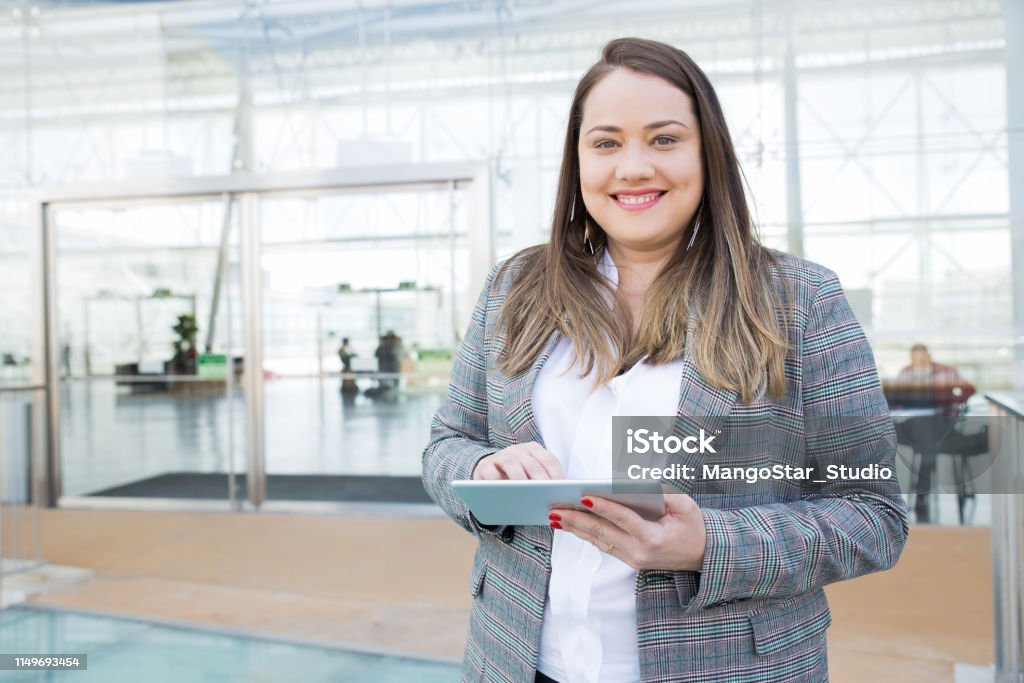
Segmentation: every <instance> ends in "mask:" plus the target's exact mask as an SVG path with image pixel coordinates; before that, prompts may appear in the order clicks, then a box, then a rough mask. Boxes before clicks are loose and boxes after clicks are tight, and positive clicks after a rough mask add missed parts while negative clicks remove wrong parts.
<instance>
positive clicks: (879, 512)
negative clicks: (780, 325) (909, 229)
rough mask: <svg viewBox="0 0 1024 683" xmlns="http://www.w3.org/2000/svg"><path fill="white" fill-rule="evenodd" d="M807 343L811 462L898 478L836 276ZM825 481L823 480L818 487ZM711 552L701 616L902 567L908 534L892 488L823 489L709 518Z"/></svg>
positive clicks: (868, 357)
mask: <svg viewBox="0 0 1024 683" xmlns="http://www.w3.org/2000/svg"><path fill="white" fill-rule="evenodd" d="M807 315H808V319H807V323H806V327H805V329H804V335H803V345H802V349H801V353H802V359H801V362H802V379H801V391H802V398H803V407H804V428H805V436H804V441H805V451H806V458H807V462H808V464H810V465H814V466H816V467H817V468H818V472H823V471H824V470H825V469H826V468H827V467H828V466H829V465H833V466H838V465H847V466H854V467H859V466H863V465H867V464H877V465H879V466H886V467H890V468H892V472H893V473H895V467H894V460H895V452H896V434H895V430H894V429H893V426H892V421H891V419H890V416H889V411H888V407H887V405H886V402H885V397H884V395H883V394H882V390H881V386H880V384H879V381H878V373H877V369H876V367H875V363H874V357H873V355H872V353H871V349H870V347H869V345H868V342H867V339H866V337H865V336H864V333H863V331H862V330H861V328H860V325H859V324H858V322H857V320H856V318H855V317H854V315H853V312H852V310H851V309H850V306H849V304H848V303H847V300H846V297H845V295H844V294H843V291H842V287H841V286H840V284H839V280H838V278H837V277H836V276H835V275H834V274H832V273H830V274H828V275H827V276H826V277H825V278H824V279H823V281H822V284H821V285H820V287H819V288H818V290H817V292H816V293H815V295H814V299H813V302H812V303H811V306H810V309H809V312H808V314H807ZM818 478H821V477H818ZM702 514H703V517H704V524H705V527H706V529H707V545H706V550H705V554H704V561H703V565H702V568H701V572H700V575H699V587H698V591H697V593H696V595H694V596H693V598H692V600H690V602H689V604H688V605H686V611H687V612H688V613H690V612H692V611H693V610H696V609H700V608H702V607H707V606H709V605H714V604H718V603H722V602H729V601H735V600H742V599H746V598H770V599H784V598H788V597H793V596H795V595H798V594H800V593H804V592H807V591H813V590H816V589H819V588H821V587H823V586H825V585H826V584H829V583H832V582H835V581H841V580H843V579H849V578H852V577H855V576H860V575H862V574H867V573H869V572H873V571H879V570H884V569H888V568H890V567H892V566H893V565H894V564H895V563H896V560H897V559H898V558H899V555H900V553H901V551H902V550H903V546H904V544H905V542H906V538H907V533H908V524H907V508H906V503H905V501H904V500H903V497H902V496H901V495H900V491H899V484H898V482H897V481H896V478H895V474H893V476H892V478H891V480H888V481H883V482H878V481H873V482H870V481H869V482H865V481H856V480H854V479H853V478H852V477H840V478H836V479H834V480H827V481H826V483H825V484H821V485H814V487H813V488H809V489H807V493H805V494H804V495H802V497H801V498H800V499H798V500H794V501H791V502H785V503H782V502H780V503H771V504H766V505H755V506H752V507H746V508H739V509H732V510H718V509H712V508H704V509H703V510H702Z"/></svg>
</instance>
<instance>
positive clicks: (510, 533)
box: [501, 526, 516, 543]
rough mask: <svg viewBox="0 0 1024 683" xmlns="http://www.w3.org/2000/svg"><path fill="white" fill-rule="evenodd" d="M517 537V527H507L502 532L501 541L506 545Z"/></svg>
mask: <svg viewBox="0 0 1024 683" xmlns="http://www.w3.org/2000/svg"><path fill="white" fill-rule="evenodd" d="M515 535H516V530H515V527H510V526H507V527H505V528H504V529H502V530H501V540H503V541H504V542H505V543H511V542H512V539H513V538H515Z"/></svg>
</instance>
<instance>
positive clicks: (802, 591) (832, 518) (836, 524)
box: [423, 254, 908, 683]
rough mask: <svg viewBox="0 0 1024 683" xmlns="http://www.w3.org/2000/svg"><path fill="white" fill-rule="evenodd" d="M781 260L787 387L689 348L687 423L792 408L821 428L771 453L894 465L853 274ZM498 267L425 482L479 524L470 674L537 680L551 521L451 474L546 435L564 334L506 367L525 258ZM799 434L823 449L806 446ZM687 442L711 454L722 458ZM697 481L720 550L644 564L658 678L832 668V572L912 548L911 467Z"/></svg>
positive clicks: (760, 676) (645, 674) (649, 678)
mask: <svg viewBox="0 0 1024 683" xmlns="http://www.w3.org/2000/svg"><path fill="white" fill-rule="evenodd" d="M777 258H778V259H779V269H778V270H777V271H776V272H775V274H774V275H775V278H776V284H777V285H778V286H780V287H783V286H784V287H785V289H786V291H787V292H788V296H789V301H790V302H791V305H792V315H791V316H790V317H789V319H788V321H787V324H788V330H787V334H788V337H789V342H790V349H791V350H790V351H789V353H788V355H787V358H786V367H785V372H786V378H787V391H786V394H785V396H784V397H782V398H781V399H772V398H764V399H760V400H758V401H755V402H753V403H751V404H749V405H744V404H740V403H739V402H738V401H737V394H736V392H735V391H731V390H726V389H719V388H716V387H713V386H711V385H709V384H708V383H707V382H705V381H704V379H703V378H702V377H701V375H700V374H699V372H698V371H697V369H696V367H695V366H694V364H693V361H692V358H690V357H689V351H688V350H687V353H686V356H685V357H684V363H683V371H682V381H681V385H680V389H679V408H678V422H679V423H680V424H684V425H685V426H684V427H682V428H681V429H682V430H687V429H692V428H693V427H696V426H705V427H709V428H714V427H715V425H716V424H717V423H716V422H715V421H716V420H720V419H722V418H725V417H730V418H736V417H743V418H752V419H754V420H757V419H764V420H768V421H771V422H776V423H780V424H785V423H787V422H788V423H797V424H801V423H805V422H806V421H807V420H808V418H821V421H820V422H819V423H818V426H817V427H816V428H815V430H814V433H813V434H811V433H809V432H808V433H807V434H803V435H802V436H803V438H801V439H790V440H789V441H787V442H785V444H783V445H781V446H780V444H779V443H776V444H774V445H773V447H772V448H771V449H763V451H764V452H759V453H754V454H753V457H754V459H755V460H757V461H758V462H759V464H768V463H771V462H777V461H778V457H779V453H778V452H773V451H776V449H781V450H787V449H789V450H793V451H794V452H792V453H789V454H788V455H789V462H793V461H794V460H796V461H799V460H800V459H805V460H807V459H811V458H813V459H814V461H815V462H816V463H818V464H821V463H823V462H832V463H839V464H842V463H858V462H867V461H872V462H876V463H880V464H888V465H889V466H892V465H893V459H894V454H895V451H896V438H895V432H894V430H893V428H892V424H891V422H890V420H889V413H888V408H887V406H886V402H885V398H884V396H883V394H882V390H881V386H880V383H879V381H878V375H877V370H876V367H875V363H874V358H873V355H872V353H871V349H870V348H869V346H868V343H867V340H866V338H865V336H864V333H863V331H862V330H861V328H860V325H859V324H858V323H857V321H856V319H855V318H854V316H853V313H852V311H851V310H850V307H849V304H848V303H847V300H846V297H845V295H844V294H843V291H842V288H841V286H840V284H839V280H838V278H837V277H836V275H835V274H834V273H833V272H831V271H829V270H828V269H826V268H823V267H821V266H819V265H816V264H813V263H809V262H807V261H804V260H802V259H798V258H795V257H792V256H788V255H784V254H777ZM499 266H500V264H499V265H496V266H495V267H494V268H493V269H492V270H491V273H490V275H489V276H488V279H487V285H486V286H485V288H484V290H483V292H482V293H481V295H480V298H479V301H478V302H477V305H476V307H475V309H474V311H473V314H472V319H471V322H470V325H469V329H468V331H467V333H466V336H465V338H464V340H463V342H462V344H461V346H460V348H459V351H458V354H457V356H456V358H455V360H454V363H453V367H452V374H451V383H450V387H449V395H448V398H447V400H446V401H445V402H444V403H443V405H442V406H441V408H440V409H439V410H438V412H437V414H436V415H435V416H434V419H433V422H432V427H431V433H430V441H429V443H428V444H427V446H426V448H425V450H424V451H423V483H424V487H425V488H426V490H427V492H428V493H429V494H430V496H431V497H432V498H433V499H434V500H435V501H436V502H437V503H438V504H439V505H440V506H441V507H442V508H443V509H444V510H445V512H446V513H447V514H448V515H449V516H450V517H451V518H452V519H453V520H455V521H456V522H457V523H458V524H460V525H461V526H462V527H463V528H465V529H466V530H467V531H469V532H470V533H472V534H474V535H476V536H477V537H478V539H479V546H478V549H477V552H476V556H475V559H474V561H473V566H472V570H471V573H470V591H471V593H472V596H473V603H472V610H471V614H470V625H469V637H468V641H467V644H466V651H465V658H464V662H463V672H462V680H463V681H473V682H475V681H489V682H499V681H500V682H507V683H530V682H532V681H533V680H534V675H535V673H534V672H535V669H536V665H537V660H538V649H539V645H540V626H541V619H542V617H543V614H544V602H545V599H546V595H547V587H548V579H549V576H550V572H551V543H552V536H551V534H552V531H551V529H550V528H548V527H540V526H521V527H498V528H491V527H488V528H484V527H482V526H481V525H480V524H478V523H477V522H476V520H475V519H474V518H473V516H472V515H471V514H470V512H469V510H468V509H467V508H466V506H465V505H464V504H463V503H462V501H461V499H460V498H459V497H458V496H457V495H456V494H454V492H453V491H452V489H451V487H450V482H451V481H452V480H455V479H469V478H471V473H472V471H473V468H474V466H475V465H476V463H477V461H478V460H480V459H481V458H482V457H484V456H486V455H488V454H490V453H493V452H495V451H498V450H500V449H502V448H505V447H506V446H509V445H512V444H515V443H522V442H528V441H537V442H538V443H541V442H542V441H541V437H540V434H539V431H538V428H537V423H536V421H535V419H534V415H533V412H532V406H531V395H532V393H533V384H534V381H535V379H536V377H537V373H538V372H539V370H540V368H541V366H542V365H543V363H544V362H545V361H546V360H547V358H548V356H549V355H550V354H551V352H552V351H553V349H554V347H555V344H556V343H557V335H556V334H553V335H552V337H551V339H549V340H548V343H547V345H546V346H545V348H544V350H543V352H542V353H541V354H540V355H539V356H538V357H537V359H536V361H535V362H534V363H533V365H532V367H531V368H530V369H529V370H528V371H526V372H523V373H520V374H519V375H516V376H512V377H509V376H506V375H505V374H503V373H502V372H501V371H500V370H498V369H497V367H496V365H497V359H498V356H499V354H500V352H501V349H502V348H503V344H504V337H503V334H499V333H498V332H497V330H496V322H497V318H498V313H499V311H500V309H501V305H502V302H503V301H504V297H505V294H506V292H507V291H508V287H509V284H510V282H511V280H512V278H514V277H515V274H516V272H517V268H518V264H516V263H511V264H509V267H508V268H507V269H505V270H504V271H503V272H502V273H501V275H500V277H497V276H498V273H499ZM692 322H695V317H694V316H692V315H691V323H692ZM691 329H693V328H692V327H691ZM847 416H866V417H868V418H869V419H870V420H873V421H872V422H871V424H873V425H874V427H873V428H872V429H869V430H865V429H863V428H857V427H856V426H855V424H854V421H851V420H845V419H843V418H845V417H847ZM836 418H839V419H836ZM821 425H824V426H821ZM690 433H693V432H692V431H691V432H690ZM796 442H799V443H800V444H802V447H804V448H805V449H806V452H799V451H800V447H798V446H795V445H793V444H794V443H796ZM787 444H788V445H787ZM683 457H684V458H692V459H693V460H691V461H689V462H690V463H691V464H696V463H699V462H700V458H701V457H705V458H707V457H712V456H710V455H708V456H700V455H693V456H685V455H684V456H683ZM683 490H685V491H686V492H687V493H689V494H690V495H691V496H693V498H694V499H695V501H696V502H697V503H698V505H700V507H701V509H702V514H703V516H704V523H705V526H706V528H707V548H706V551H705V556H704V563H703V567H702V570H701V571H700V572H695V571H655V570H641V571H639V572H638V573H637V583H636V600H637V633H636V636H637V640H638V645H639V653H640V671H641V677H642V681H643V682H644V683H670V682H671V683H679V682H693V683H719V682H720V683H742V682H749V683H773V682H778V683H794V682H795V681H808V682H811V681H813V682H814V683H820V682H821V681H827V680H828V664H827V660H826V647H825V632H826V629H827V628H828V626H829V624H830V622H831V615H830V613H829V608H828V604H827V602H826V599H825V594H824V591H823V590H822V587H823V586H825V585H826V584H828V583H831V582H834V581H841V580H843V579H848V578H851V577H854V576H859V575H861V574H866V573H868V572H873V571H878V570H883V569H887V568H889V567H891V566H892V565H893V564H894V563H895V562H896V560H897V558H898V557H899V555H900V552H901V551H902V549H903V546H904V543H905V541H906V537H907V531H908V527H907V512H906V505H905V503H904V501H903V498H902V496H900V494H899V490H898V485H897V483H896V482H895V481H893V482H891V483H883V484H878V485H868V484H858V483H857V482H855V481H850V480H845V479H844V480H839V481H836V482H831V483H827V484H824V485H819V486H817V487H816V488H814V489H813V490H809V489H806V488H804V487H803V486H799V485H794V484H793V482H791V481H778V482H774V481H771V482H767V483H764V484H762V485H759V486H757V487H747V489H746V492H745V493H744V492H735V491H734V492H733V493H731V494H728V495H722V493H721V491H715V490H712V489H711V488H710V487H708V486H706V485H704V484H702V483H701V482H697V483H694V484H692V485H690V486H689V488H686V485H684V486H683Z"/></svg>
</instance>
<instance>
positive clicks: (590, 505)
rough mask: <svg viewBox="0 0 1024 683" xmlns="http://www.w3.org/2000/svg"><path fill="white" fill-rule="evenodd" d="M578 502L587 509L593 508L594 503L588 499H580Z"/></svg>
mask: <svg viewBox="0 0 1024 683" xmlns="http://www.w3.org/2000/svg"><path fill="white" fill-rule="evenodd" d="M580 502H581V503H583V504H584V505H586V506H587V507H588V508H592V507H594V501H592V500H590V499H589V498H581V499H580Z"/></svg>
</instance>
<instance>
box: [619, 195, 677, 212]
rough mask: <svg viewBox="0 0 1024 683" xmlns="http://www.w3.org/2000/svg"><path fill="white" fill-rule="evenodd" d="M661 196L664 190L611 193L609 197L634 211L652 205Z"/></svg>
mask: <svg viewBox="0 0 1024 683" xmlns="http://www.w3.org/2000/svg"><path fill="white" fill-rule="evenodd" d="M663 196H665V192H664V191H660V192H649V193H647V194H613V195H612V196H611V197H612V199H613V200H615V203H616V204H618V205H619V206H621V207H622V208H624V209H628V210H630V211H635V210H638V209H647V208H650V207H652V206H654V205H655V204H657V203H658V200H659V199H661V198H662V197H663Z"/></svg>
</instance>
